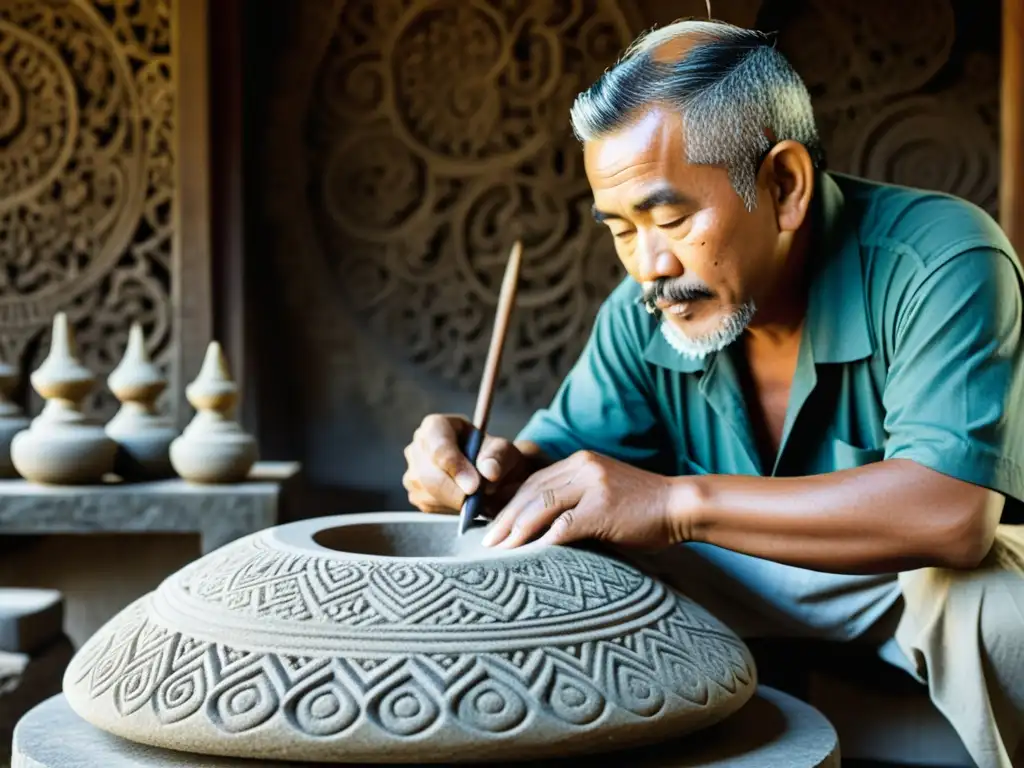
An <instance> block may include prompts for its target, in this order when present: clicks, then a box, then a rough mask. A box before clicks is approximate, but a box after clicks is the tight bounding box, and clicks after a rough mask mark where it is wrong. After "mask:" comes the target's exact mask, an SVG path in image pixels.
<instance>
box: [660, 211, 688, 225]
mask: <svg viewBox="0 0 1024 768" xmlns="http://www.w3.org/2000/svg"><path fill="white" fill-rule="evenodd" d="M688 218H690V214H686V215H685V216H681V217H680V218H678V219H674V220H672V221H668V222H665V223H664V224H659V225H658V229H672V228H674V227H678V226H679V225H680V224H683V223H685V222H686V220H687V219H688Z"/></svg>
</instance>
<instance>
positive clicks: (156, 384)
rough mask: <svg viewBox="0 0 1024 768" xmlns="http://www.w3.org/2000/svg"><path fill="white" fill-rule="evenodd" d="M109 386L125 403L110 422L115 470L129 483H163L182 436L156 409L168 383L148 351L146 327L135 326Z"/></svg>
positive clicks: (169, 474)
mask: <svg viewBox="0 0 1024 768" xmlns="http://www.w3.org/2000/svg"><path fill="white" fill-rule="evenodd" d="M107 386H109V387H110V391H111V392H113V393H114V395H115V397H117V399H118V400H119V401H120V402H121V409H120V410H119V411H118V412H117V413H116V414H115V415H114V418H112V419H111V420H110V421H109V422H107V427H106V431H107V435H108V436H109V437H110V438H111V439H112V440H114V442H116V443H117V459H116V461H115V466H114V470H115V471H116V472H117V474H118V475H120V476H121V477H122V478H124V479H125V480H159V479H162V478H167V477H171V476H172V475H173V474H174V468H173V467H172V466H171V458H170V446H171V441H173V440H174V438H176V437H177V436H178V432H177V430H176V429H174V427H173V425H172V424H171V422H170V419H167V418H165V417H163V416H161V415H160V414H159V413H158V411H157V407H156V401H157V398H159V397H160V395H161V394H162V393H163V392H164V390H165V389H166V388H167V380H166V379H165V378H164V375H163V372H162V371H161V370H160V368H159V367H157V366H156V365H154V364H153V361H152V360H151V359H150V356H149V352H148V351H147V350H146V340H145V337H144V336H143V334H142V326H141V325H140V324H139V323H132V326H131V329H130V330H129V332H128V347H127V349H126V350H125V353H124V357H122V358H121V362H120V363H119V364H118V366H117V367H116V368H115V369H114V370H113V371H112V372H111V374H110V376H109V377H107Z"/></svg>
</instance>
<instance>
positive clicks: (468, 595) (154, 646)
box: [64, 513, 756, 764]
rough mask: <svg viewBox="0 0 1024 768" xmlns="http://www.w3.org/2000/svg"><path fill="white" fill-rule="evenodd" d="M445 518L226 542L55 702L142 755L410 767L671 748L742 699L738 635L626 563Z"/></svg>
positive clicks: (747, 682)
mask: <svg viewBox="0 0 1024 768" xmlns="http://www.w3.org/2000/svg"><path fill="white" fill-rule="evenodd" d="M456 526H457V522H456V521H455V520H454V519H452V518H449V517H445V516H430V515H424V514H421V513H378V514H367V515H345V516H339V517H328V518H320V519H314V520H306V521H302V522H298V523H291V524H288V525H283V526H279V527H276V528H271V529H268V530H265V531H262V532H260V533H257V534H254V535H252V536H248V537H246V538H244V539H240V540H238V541H235V542H233V543H231V544H228V545H226V546H224V547H222V548H221V549H219V550H217V551H215V552H213V553H211V554H209V555H206V556H205V557H203V558H200V559H199V560H196V561H195V562H193V563H191V564H190V565H188V566H186V567H185V568H184V569H182V570H181V571H179V572H178V573H176V574H174V575H173V576H171V577H169V578H168V579H167V580H166V581H165V582H163V584H161V585H160V586H159V587H158V588H157V589H156V590H155V591H154V592H152V593H150V594H149V595H147V596H145V597H143V598H141V599H140V600H138V601H137V602H135V603H134V604H132V605H131V606H129V607H128V608H126V609H125V610H124V611H123V612H122V613H121V614H119V615H118V616H116V617H115V618H114V619H112V620H111V621H110V622H109V623H108V624H107V625H106V626H104V627H103V628H102V629H100V630H99V631H98V632H97V633H96V634H95V635H94V636H93V637H92V638H91V639H90V640H89V641H87V643H86V644H85V645H84V646H83V647H82V649H81V650H80V652H79V653H78V655H77V656H76V657H75V659H74V660H73V661H72V663H71V664H70V665H69V667H68V669H67V672H66V675H65V678H64V692H65V694H66V695H67V698H68V701H69V702H70V704H71V706H72V707H73V708H74V710H75V711H76V712H77V713H78V714H79V715H80V716H81V717H82V718H84V719H85V720H87V721H88V722H90V723H92V724H93V725H95V726H98V727H99V728H101V729H104V730H106V731H109V732H110V733H114V734H116V735H118V736H122V737H124V738H127V739H130V740H133V741H136V742H141V743H145V744H150V745H154V746H159V747H165V748H170V749H175V750H181V751H185V752H192V753H203V754H210V755H223V756H233V757H245V758H256V759H289V760H304V761H314V762H344V763H414V764H423V763H432V762H448V763H450V762H465V761H499V760H500V761H508V760H520V759H522V760H526V759H535V758H545V757H555V756H563V757H564V756H567V755H579V754H584V753H592V752H601V753H605V752H608V751H609V750H613V749H619V748H626V747H630V746H635V745H639V744H646V743H652V742H658V741H662V740H666V739H668V738H678V737H679V736H680V735H683V734H685V733H687V732H692V731H696V730H699V729H702V728H705V727H707V726H710V725H712V724H713V723H716V722H718V721H720V720H722V719H723V718H726V717H728V716H729V715H730V714H731V713H733V712H735V711H736V710H738V709H739V708H740V707H741V706H743V704H744V703H745V702H746V701H747V700H748V699H749V698H750V697H751V695H752V694H753V693H754V689H755V686H756V671H755V667H754V663H753V659H752V657H751V655H750V653H749V651H748V649H747V648H746V646H745V645H744V644H743V642H742V641H741V640H740V639H739V638H738V637H737V636H736V635H734V634H733V633H732V632H731V631H730V630H729V629H727V628H726V627H725V626H724V625H723V624H721V623H720V622H719V621H718V620H717V619H715V618H714V617H713V616H711V615H710V614H709V613H708V612H707V611H705V610H703V609H702V608H700V607H699V606H698V605H696V604H695V603H693V602H692V601H691V600H689V599H687V598H686V597H684V596H682V595H680V594H679V593H676V592H673V591H671V590H670V589H668V588H667V587H666V586H664V585H663V584H661V583H660V582H658V581H655V580H653V579H651V578H649V577H647V576H646V575H644V574H642V573H641V572H639V571H638V570H636V569H635V568H633V567H632V566H630V565H627V564H625V563H624V562H621V561H619V560H617V559H614V558H612V557H610V556H608V555H604V554H600V553H598V552H595V551H588V550H586V549H582V548H570V547H540V546H539V545H536V544H534V545H529V546H526V547H523V548H520V549H518V550H512V551H495V550H490V549H487V548H484V547H482V546H481V545H480V543H479V542H480V538H481V536H482V530H483V529H471V531H470V532H469V533H467V534H466V535H465V536H462V537H459V536H458V535H457V533H456V530H457V528H456Z"/></svg>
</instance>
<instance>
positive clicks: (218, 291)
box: [209, 0, 259, 433]
mask: <svg viewBox="0 0 1024 768" xmlns="http://www.w3.org/2000/svg"><path fill="white" fill-rule="evenodd" d="M244 6H245V0H214V2H212V3H211V4H210V18H209V23H210V40H211V41H213V43H214V44H213V45H211V46H210V51H209V52H210V131H211V133H210V147H211V150H212V154H211V158H210V167H211V169H212V179H211V189H212V195H213V198H212V207H211V211H212V214H213V215H212V220H213V222H212V234H213V261H212V266H213V295H214V301H213V332H214V334H215V335H216V337H217V339H218V340H219V341H220V343H221V346H222V347H223V348H224V352H225V354H226V355H227V358H228V363H229V365H230V367H231V373H232V375H233V376H234V377H235V380H236V381H237V382H238V384H239V386H240V387H241V390H242V402H241V406H240V408H239V412H238V414H237V418H238V419H239V421H241V423H242V425H243V426H244V427H245V428H246V429H247V430H248V431H250V432H252V433H257V432H258V431H259V425H258V424H257V423H256V422H257V409H256V404H257V400H258V399H259V394H258V391H257V388H258V386H259V381H258V378H257V376H256V375H255V372H254V371H253V367H252V366H253V360H252V355H251V354H250V349H249V343H250V339H249V338H248V337H247V333H246V330H247V328H248V327H249V324H250V317H249V305H248V302H247V298H248V294H249V289H248V286H249V274H248V271H249V267H248V264H247V257H248V250H249V249H248V242H247V237H246V228H245V205H244V204H245V151H244V148H245V138H246V137H245V131H244V127H245V126H244V120H245V103H244V90H245V89H244V73H243V70H242V67H243V57H244V35H243V29H244V27H245V15H244Z"/></svg>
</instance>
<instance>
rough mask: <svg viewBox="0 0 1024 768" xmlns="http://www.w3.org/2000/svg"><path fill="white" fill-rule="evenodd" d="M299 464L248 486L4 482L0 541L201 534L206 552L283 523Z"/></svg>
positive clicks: (270, 467)
mask: <svg viewBox="0 0 1024 768" xmlns="http://www.w3.org/2000/svg"><path fill="white" fill-rule="evenodd" d="M298 473H299V465H298V464H297V463H294V462H260V463H257V464H256V465H255V466H254V467H253V469H252V471H251V472H250V474H249V478H248V479H247V480H246V481H245V482H242V483H237V484H232V485H203V486H200V485H192V484H190V483H187V482H185V481H184V480H181V479H178V478H174V479H170V480H160V481H156V482H145V483H124V482H120V481H117V480H116V479H113V480H111V481H110V482H107V483H103V484H101V485H90V486H42V485H36V484H33V483H29V482H27V481H25V480H20V479H18V480H0V535H9V534H26V535H46V534H55V533H80V534H89V533H197V534H199V536H200V541H201V548H202V552H203V553H204V554H205V553H207V552H212V551H213V550H215V549H217V548H219V547H221V546H223V545H224V544H227V543H228V542H229V541H233V540H235V539H237V538H240V537H242V536H246V535H248V534H250V533H254V532H256V531H259V530H262V529H263V528H267V527H269V526H272V525H276V524H277V523H278V521H279V519H280V517H281V513H282V496H283V495H284V492H285V490H286V488H287V487H288V486H289V485H290V484H291V483H292V482H293V481H295V480H296V478H297V476H298Z"/></svg>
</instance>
